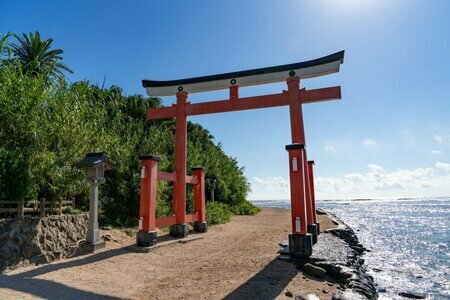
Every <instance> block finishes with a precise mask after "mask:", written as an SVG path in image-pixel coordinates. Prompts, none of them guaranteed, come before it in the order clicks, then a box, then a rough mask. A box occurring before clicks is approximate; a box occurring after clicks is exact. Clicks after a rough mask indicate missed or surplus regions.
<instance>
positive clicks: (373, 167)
mask: <svg viewBox="0 0 450 300" xmlns="http://www.w3.org/2000/svg"><path fill="white" fill-rule="evenodd" d="M367 166H368V167H369V169H370V170H371V171H372V172H375V173H377V172H383V171H384V169H383V168H382V167H380V166H379V165H376V164H368V165H367Z"/></svg>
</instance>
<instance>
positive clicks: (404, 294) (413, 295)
mask: <svg viewBox="0 0 450 300" xmlns="http://www.w3.org/2000/svg"><path fill="white" fill-rule="evenodd" d="M398 295H399V296H402V297H405V298H410V299H425V298H426V297H427V296H426V295H424V294H420V293H416V292H401V293H398Z"/></svg>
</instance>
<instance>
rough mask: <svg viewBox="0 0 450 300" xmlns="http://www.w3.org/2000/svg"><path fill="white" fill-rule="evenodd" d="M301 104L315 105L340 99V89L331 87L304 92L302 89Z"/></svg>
mask: <svg viewBox="0 0 450 300" xmlns="http://www.w3.org/2000/svg"><path fill="white" fill-rule="evenodd" d="M302 93H303V95H302V103H315V102H322V101H330V100H337V99H341V87H340V86H333V87H329V88H323V89H315V90H305V89H302Z"/></svg>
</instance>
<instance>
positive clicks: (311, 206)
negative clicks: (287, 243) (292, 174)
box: [303, 150, 314, 225]
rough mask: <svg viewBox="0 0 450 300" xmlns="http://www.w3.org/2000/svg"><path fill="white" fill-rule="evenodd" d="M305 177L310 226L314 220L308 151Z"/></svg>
mask: <svg viewBox="0 0 450 300" xmlns="http://www.w3.org/2000/svg"><path fill="white" fill-rule="evenodd" d="M303 176H304V179H305V200H306V222H307V223H308V225H311V224H313V223H314V219H313V204H312V198H311V185H310V183H309V180H310V178H309V170H308V157H307V151H306V150H304V151H303Z"/></svg>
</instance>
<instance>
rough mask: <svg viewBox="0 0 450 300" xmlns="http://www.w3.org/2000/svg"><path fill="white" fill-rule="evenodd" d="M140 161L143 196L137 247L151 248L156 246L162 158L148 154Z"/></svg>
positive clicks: (141, 195) (140, 206) (140, 205)
mask: <svg viewBox="0 0 450 300" xmlns="http://www.w3.org/2000/svg"><path fill="white" fill-rule="evenodd" d="M139 159H140V160H141V194H140V200H139V232H138V234H137V245H138V246H141V247H151V246H154V245H155V244H156V190H157V179H158V161H159V160H160V159H161V158H160V157H158V156H155V155H150V154H147V155H143V156H141V157H139Z"/></svg>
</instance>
